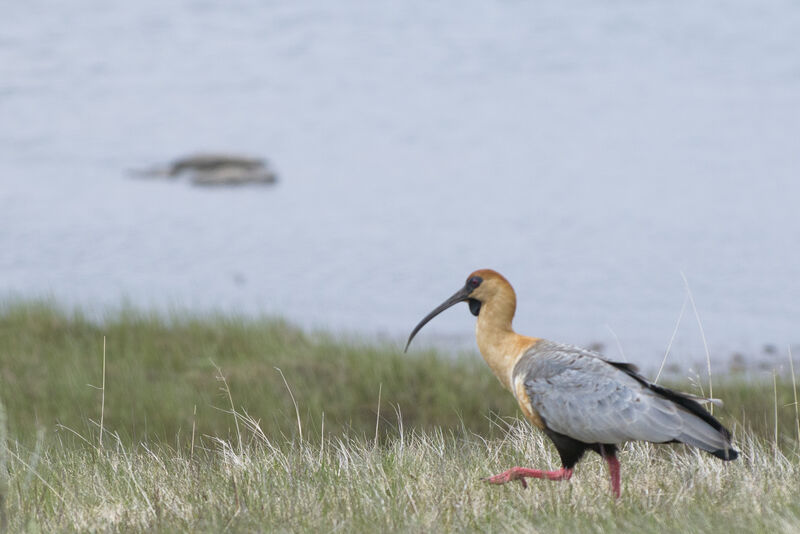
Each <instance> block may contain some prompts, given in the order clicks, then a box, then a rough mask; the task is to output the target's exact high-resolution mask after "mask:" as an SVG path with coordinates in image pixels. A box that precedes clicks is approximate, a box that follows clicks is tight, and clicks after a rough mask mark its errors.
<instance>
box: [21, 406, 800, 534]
mask: <svg viewBox="0 0 800 534" xmlns="http://www.w3.org/2000/svg"><path fill="white" fill-rule="evenodd" d="M231 417H235V418H238V419H239V420H240V423H241V425H242V429H243V435H242V439H243V442H244V445H243V446H241V447H240V444H238V443H236V442H234V441H231V440H226V439H221V438H217V437H211V436H206V437H203V439H202V445H200V446H199V447H198V450H197V451H195V453H194V458H192V457H191V456H189V455H188V454H187V453H186V451H184V450H183V449H180V448H174V447H171V446H169V445H167V444H152V445H140V446H138V447H135V448H133V449H131V448H128V447H126V446H125V444H124V443H123V442H122V440H119V439H116V437H115V436H113V435H110V436H108V437H107V439H106V443H107V446H106V448H105V449H103V450H102V451H99V452H98V449H97V448H96V447H95V446H93V445H87V446H85V447H82V448H81V447H77V448H76V447H65V446H62V445H58V444H53V445H51V446H50V447H49V448H47V449H46V450H45V451H44V452H43V453H42V457H41V460H40V461H39V462H38V465H39V467H38V468H37V473H36V476H31V473H30V470H29V468H28V466H27V465H26V464H25V463H22V461H13V460H12V462H11V464H10V466H9V467H10V480H11V484H10V486H11V488H12V490H11V494H10V498H9V503H10V525H9V526H10V528H11V529H12V530H14V531H16V530H31V531H54V530H75V531H97V530H111V531H128V530H133V531H152V530H165V531H170V532H195V531H199V530H203V531H214V532H222V531H231V532H235V531H265V532H297V531H306V532H331V531H343V532H397V531H409V532H466V531H498V532H512V531H520V530H522V531H531V532H570V533H571V532H617V531H630V532H664V531H674V532H788V531H795V530H797V529H800V491H799V490H798V485H797V480H798V475H800V461H798V457H797V454H796V453H794V454H788V455H787V454H784V453H783V452H781V451H780V450H778V449H776V448H775V447H773V446H772V444H771V443H768V442H766V441H765V440H763V439H761V438H758V437H756V436H753V435H752V434H746V435H743V436H740V437H739V440H738V445H739V447H740V449H741V452H742V457H741V459H740V461H736V462H728V463H726V462H721V461H719V460H717V459H715V458H713V457H711V456H710V455H708V454H704V453H701V452H699V451H697V450H689V449H688V448H684V447H661V448H656V447H653V446H651V445H648V444H641V443H638V444H632V445H630V446H628V447H625V448H624V449H623V451H622V452H621V453H620V460H621V462H622V466H623V494H622V498H621V499H620V500H619V501H615V499H613V497H611V495H610V491H609V482H608V474H607V472H606V469H605V466H604V464H603V462H602V461H601V460H600V458H599V457H598V456H597V455H592V456H591V457H589V458H587V459H586V460H584V461H583V462H582V463H581V464H579V466H578V469H577V471H576V474H575V476H574V477H573V478H572V480H571V481H569V482H550V481H539V480H536V481H532V482H531V483H530V486H529V489H527V490H523V489H522V487H521V486H520V485H518V484H507V485H505V486H503V487H497V486H491V485H488V484H486V483H484V482H482V480H481V479H482V478H484V477H486V476H488V475H491V474H496V473H497V472H500V471H502V470H505V469H507V468H508V467H510V466H512V465H529V466H539V467H545V466H549V467H555V466H557V465H558V458H557V455H556V453H555V451H554V449H553V448H552V446H551V445H550V444H549V443H548V442H547V440H546V439H545V438H543V436H542V435H541V434H540V433H537V432H532V429H531V428H530V427H529V426H528V425H527V423H525V422H523V421H519V420H515V421H513V422H511V424H510V426H508V427H507V428H506V429H504V430H503V432H502V433H501V435H500V436H499V437H498V438H497V439H491V440H486V439H482V438H480V437H478V436H476V435H474V434H471V433H468V432H464V431H463V430H450V431H443V430H432V431H416V430H410V431H409V430H403V428H404V426H403V425H401V424H395V425H393V426H394V428H395V429H396V430H395V431H394V432H393V433H392V435H391V436H390V437H389V439H387V440H385V441H384V443H383V444H381V445H378V446H376V445H375V443H374V441H373V440H371V439H365V438H364V437H362V436H352V435H349V434H344V435H339V436H336V437H333V436H331V437H326V438H324V439H321V440H319V441H318V442H317V443H311V442H309V441H307V440H300V439H299V436H295V438H294V439H292V440H287V439H286V438H281V437H270V436H267V435H266V434H265V433H264V432H263V431H262V430H261V429H260V427H259V425H258V421H256V420H254V419H252V418H250V417H248V416H246V415H245V414H240V413H236V414H231ZM87 442H91V441H90V440H88V439H87ZM29 454H32V453H31V452H30V451H26V450H24V449H22V448H19V447H17V448H16V450H15V453H14V457H15V458H20V459H21V460H22V459H24V458H25V457H26V456H27V455H29Z"/></svg>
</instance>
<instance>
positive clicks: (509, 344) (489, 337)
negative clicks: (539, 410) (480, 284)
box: [475, 291, 537, 390]
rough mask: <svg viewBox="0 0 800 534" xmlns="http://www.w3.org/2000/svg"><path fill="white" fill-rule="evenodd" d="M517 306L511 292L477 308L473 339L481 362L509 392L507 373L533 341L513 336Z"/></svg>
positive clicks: (533, 339)
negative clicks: (483, 361) (484, 361)
mask: <svg viewBox="0 0 800 534" xmlns="http://www.w3.org/2000/svg"><path fill="white" fill-rule="evenodd" d="M516 307H517V302H516V297H515V295H514V293H513V291H509V292H505V293H501V294H499V295H496V296H495V297H494V298H492V299H489V300H488V301H487V302H484V303H482V304H481V311H480V313H479V314H478V323H477V325H476V326H475V337H476V339H477V341H478V349H479V350H480V351H481V355H482V356H483V359H484V360H486V363H487V364H488V365H489V368H490V369H491V370H492V372H493V373H494V375H495V376H496V377H497V378H498V380H500V383H501V384H503V386H504V387H505V388H506V389H508V390H512V384H511V382H512V377H511V372H512V371H513V369H514V365H516V363H517V360H519V358H520V357H521V356H522V355H523V354H524V353H525V351H526V350H527V349H528V347H530V346H531V345H533V344H534V343H535V342H536V341H537V339H536V338H531V337H527V336H521V335H519V334H517V333H516V332H514V330H513V328H512V327H511V322H512V320H513V319H514V312H515V311H516Z"/></svg>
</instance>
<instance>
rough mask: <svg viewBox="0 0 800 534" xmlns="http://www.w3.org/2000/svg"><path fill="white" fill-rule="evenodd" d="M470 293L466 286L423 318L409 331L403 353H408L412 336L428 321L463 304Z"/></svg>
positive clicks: (470, 290)
mask: <svg viewBox="0 0 800 534" xmlns="http://www.w3.org/2000/svg"><path fill="white" fill-rule="evenodd" d="M471 292H472V289H470V288H469V287H467V286H464V287H462V288H461V289H459V290H458V291H456V293H455V294H454V295H453V296H452V297H450V298H449V299H447V300H446V301H444V302H442V303H441V304H440V305H439V306H438V307H437V308H436V309H435V310H433V311H432V312H430V313H429V314H428V315H426V316H425V318H424V319H423V320H421V321H420V322H419V324H418V325H417V326H415V327H414V330H412V331H411V335H410V336H408V342H407V343H406V348H405V349H403V352H406V351H408V346H409V345H411V340H412V339H414V336H416V335H417V332H419V331H420V330H422V327H423V326H425V325H426V324H428V321H430V320H431V319H433V318H434V317H436V316H437V315H439V314H440V313H442V312H443V311H445V310H446V309H447V308H449V307H450V306H453V305H455V304H458V303H459V302H464V301H465V300H467V299H469V294H470V293H471Z"/></svg>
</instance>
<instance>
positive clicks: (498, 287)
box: [405, 269, 516, 350]
mask: <svg viewBox="0 0 800 534" xmlns="http://www.w3.org/2000/svg"><path fill="white" fill-rule="evenodd" d="M500 295H506V296H508V295H510V296H511V298H512V299H514V300H513V303H512V304H511V306H512V310H511V315H512V316H513V314H514V308H515V307H516V299H515V297H514V290H513V289H512V288H511V284H509V283H508V280H506V279H505V278H504V277H503V275H501V274H500V273H498V272H497V271H493V270H491V269H479V270H477V271H475V272H473V273H472V274H470V275H469V276H468V277H467V281H466V283H465V284H464V286H463V287H462V288H461V289H459V290H458V291H456V292H455V293H454V294H453V296H451V297H450V298H449V299H447V300H445V301H444V302H442V303H441V304H440V305H439V306H437V307H436V309H434V310H433V311H432V312H430V313H429V314H428V315H426V316H425V318H424V319H422V320H421V321H420V322H419V324H418V325H417V326H415V327H414V330H413V331H412V332H411V335H410V336H408V342H407V343H406V348H405V350H408V346H409V345H410V344H411V340H412V339H414V336H415V335H417V332H419V331H420V330H421V329H422V327H423V326H425V325H426V324H427V323H428V322H429V321H430V320H431V319H433V318H434V317H436V316H437V315H439V314H440V313H442V312H443V311H444V310H446V309H447V308H449V307H451V306H453V305H455V304H458V303H459V302H467V303H468V304H469V311H470V312H471V313H472V315H474V316H476V317H477V316H478V315H479V314H480V313H481V306H483V305H485V304H486V303H488V302H490V301H493V300H495V299H496V298H498V297H499V296H500Z"/></svg>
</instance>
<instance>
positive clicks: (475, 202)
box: [0, 0, 800, 368]
mask: <svg viewBox="0 0 800 534" xmlns="http://www.w3.org/2000/svg"><path fill="white" fill-rule="evenodd" d="M3 11H4V14H3V19H4V21H3V22H2V23H0V272H1V273H2V276H0V294H1V295H12V296H24V297H27V296H39V295H50V296H54V297H55V298H56V299H58V300H59V301H63V302H66V303H69V304H78V305H82V306H88V307H90V308H94V309H105V308H106V307H109V306H112V307H113V306H116V305H119V303H120V302H122V301H123V300H127V301H129V302H132V303H134V304H135V305H138V306H143V307H156V308H162V309H163V308H169V307H172V306H178V307H190V308H194V309H200V310H207V309H222V310H229V311H237V312H242V313H272V314H280V315H283V316H286V317H287V318H289V319H290V320H292V321H294V322H296V323H298V324H300V325H302V326H304V327H308V328H318V327H321V328H327V329H332V330H335V331H347V332H351V333H357V334H359V335H364V336H367V337H371V336H375V335H382V336H389V337H390V338H392V339H396V340H400V339H401V338H403V337H404V336H405V335H407V333H408V332H409V331H410V329H411V328H412V327H413V326H414V325H415V324H416V322H417V321H418V320H419V319H420V318H421V317H422V316H423V315H425V314H426V313H427V312H428V311H429V310H430V309H432V308H433V307H434V306H435V305H437V304H439V302H441V301H442V300H443V299H444V298H446V297H447V296H449V295H450V294H451V293H453V292H454V291H455V290H456V289H457V288H458V287H459V286H460V285H461V284H463V281H464V279H465V278H466V276H467V274H468V273H469V272H470V271H472V270H474V269H477V268H482V267H491V268H494V269H497V270H499V271H500V272H502V273H504V274H505V275H506V276H507V277H508V278H509V279H510V280H511V282H512V283H513V284H514V285H515V288H516V289H517V292H518V296H519V303H520V304H519V308H518V316H517V320H516V323H515V324H516V327H517V330H518V331H520V332H523V333H527V334H529V335H538V336H543V337H548V338H551V339H554V340H558V341H566V342H572V343H579V344H587V343H591V342H595V341H598V342H602V343H604V344H606V345H607V353H608V354H609V355H611V356H614V357H619V350H618V349H617V342H616V339H615V337H616V338H618V339H619V344H620V345H621V346H622V349H623V350H624V352H625V358H626V359H628V360H631V361H634V362H638V363H640V364H643V365H645V367H648V368H652V367H653V366H657V364H658V362H659V361H660V357H661V356H662V355H663V352H664V350H665V348H666V347H667V344H668V342H669V340H670V337H671V335H672V331H673V328H674V327H675V323H676V320H677V319H678V315H679V312H680V311H681V308H682V304H683V303H684V299H685V295H686V290H685V287H684V283H683V279H682V277H681V273H684V274H685V276H686V278H687V279H688V281H689V284H690V287H691V290H692V294H693V296H694V299H695V302H696V304H697V309H698V313H699V315H700V318H701V321H702V325H703V327H704V331H705V335H706V338H707V340H708V344H709V346H710V349H711V351H712V353H713V354H714V355H715V356H718V357H722V356H727V355H728V354H730V353H731V352H733V351H741V352H744V353H745V354H747V355H748V356H751V357H755V356H757V355H758V354H760V353H761V351H762V347H763V346H764V345H765V344H774V345H775V346H777V347H778V355H776V356H774V358H775V359H776V361H777V360H781V361H782V360H785V352H786V351H785V347H786V346H787V345H789V344H791V343H796V342H798V341H800V334H799V333H798V328H797V325H798V322H799V319H800V290H799V289H798V283H797V273H798V271H799V269H798V268H799V267H800V265H799V264H800V261H799V260H800V257H799V256H798V242H800V222H798V217H797V206H798V200H799V199H800V181H798V179H797V177H798V174H799V172H798V171H800V150H799V149H800V39H799V38H798V37H797V36H798V35H800V5H798V4H796V3H793V2H789V1H775V2H745V1H743V0H742V1H735V2H726V3H722V2H707V3H702V4H698V3H695V2H679V3H668V4H666V3H659V2H640V1H633V0H631V1H617V2H611V3H604V5H600V4H597V3H596V2H591V1H588V0H584V1H578V2H574V3H570V4H569V5H565V4H564V3H560V2H534V3H521V2H500V1H487V2H467V3H461V4H459V6H458V7H455V6H453V5H447V4H445V3H442V4H436V5H431V4H430V3H428V2H411V3H407V2H404V3H396V4H389V5H386V4H376V3H374V2H366V1H364V2H359V1H348V2H340V3H336V4H330V3H327V2H308V3H266V2H260V1H258V2H256V1H253V2H236V3H229V2H215V1H210V0H209V1H197V2H155V1H152V0H144V1H142V2H127V3H108V2H100V1H92V0H76V1H74V2H70V3H68V4H67V3H56V2H52V3H49V2H36V1H32V2H24V3H11V4H9V5H6V6H4V9H3ZM204 149H207V150H233V151H237V152H244V153H252V154H256V155H264V156H267V157H268V158H270V160H271V161H272V162H273V164H274V165H275V167H276V168H277V170H278V171H279V173H280V176H281V183H280V184H279V185H278V186H277V187H274V188H269V187H266V188H259V187H256V188H242V189H226V190H203V189H196V188H191V187H189V186H188V185H186V184H181V183H172V182H156V181H142V180H134V179H131V178H129V177H127V176H126V174H125V171H126V170H128V169H132V168H138V167H146V166H149V165H152V164H154V163H158V162H163V161H167V160H169V159H171V158H173V157H176V156H179V155H183V154H185V153H191V152H195V151H198V150H204ZM473 324H474V321H473V319H472V317H471V316H470V315H469V314H468V313H467V311H466V306H464V307H463V309H460V308H459V309H456V310H451V311H450V312H449V313H446V314H444V315H442V316H440V317H439V318H437V319H436V320H435V321H434V322H432V323H431V324H430V325H429V326H428V327H426V329H425V330H424V331H423V332H422V333H421V334H420V337H418V340H419V343H420V344H421V345H424V344H426V343H431V342H435V340H438V342H439V343H440V344H452V345H453V347H458V348H463V347H472V346H473V345H472V335H473V334H472V329H473ZM415 343H416V341H415ZM703 353H704V348H703V342H702V338H701V335H700V330H699V328H698V326H697V321H696V319H695V316H694V312H693V311H692V308H691V306H687V307H686V310H685V313H684V316H683V320H682V323H681V326H680V328H679V329H678V333H677V336H676V339H675V343H674V345H673V355H672V358H673V361H675V362H683V363H686V364H687V365H688V363H689V362H693V361H696V360H698V359H700V358H701V357H702V356H703Z"/></svg>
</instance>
